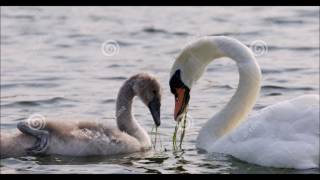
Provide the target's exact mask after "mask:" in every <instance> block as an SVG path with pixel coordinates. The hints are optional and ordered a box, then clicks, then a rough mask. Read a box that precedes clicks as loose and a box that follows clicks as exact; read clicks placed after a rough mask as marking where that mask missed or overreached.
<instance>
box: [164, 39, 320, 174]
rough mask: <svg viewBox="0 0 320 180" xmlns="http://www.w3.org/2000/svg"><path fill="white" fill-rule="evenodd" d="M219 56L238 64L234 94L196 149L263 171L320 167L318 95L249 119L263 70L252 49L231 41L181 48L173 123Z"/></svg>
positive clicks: (175, 78) (172, 83)
mask: <svg viewBox="0 0 320 180" xmlns="http://www.w3.org/2000/svg"><path fill="white" fill-rule="evenodd" d="M220 57H229V58H231V59H232V60H234V61H235V62H236V64H237V66H238V71H239V74H240V78H239V84H238V89H237V91H236V93H235V94H234V95H233V96H232V98H231V100H230V102H229V103H228V104H227V105H226V106H225V107H224V108H223V109H222V110H221V111H220V112H218V113H217V114H215V115H214V116H213V117H212V118H211V119H210V120H208V121H207V122H206V123H205V124H204V126H203V127H202V129H201V131H200V133H199V135H198V138H197V143H196V146H197V148H199V149H203V150H205V151H207V152H218V153H225V154H229V155H232V156H234V157H236V158H238V159H240V160H243V161H246V162H249V163H254V164H258V165H262V166H269V167H282V168H297V169H305V168H317V167H319V96H318V95H304V96H300V97H297V98H294V99H292V100H288V101H284V102H280V103H277V104H275V105H271V106H269V107H266V108H264V109H262V110H260V111H258V112H256V113H255V114H253V115H251V116H250V117H248V114H249V112H250V111H251V110H252V108H253V106H254V104H255V101H256V98H257V97H258V95H259V91H260V81H261V71H260V68H259V65H258V64H257V61H256V59H255V57H254V56H253V53H252V52H251V50H250V49H249V48H247V47H246V46H245V45H244V44H242V43H241V42H239V41H238V40H235V39H232V38H229V37H223V36H216V37H204V38H201V39H199V40H197V41H196V42H194V43H192V44H190V45H188V46H187V47H186V48H185V49H183V50H182V52H181V54H180V55H179V56H178V58H177V59H176V61H175V63H174V64H173V67H172V69H171V76H170V77H171V78H170V88H171V92H172V93H173V94H174V95H175V111H174V118H175V120H178V121H179V120H180V119H181V117H182V115H183V114H184V113H186V109H187V106H188V102H189V99H190V95H189V92H190V89H191V88H192V85H193V84H194V83H195V82H196V81H197V80H198V79H199V78H200V77H201V75H202V73H203V72H204V71H205V68H206V66H207V65H208V64H209V63H210V62H211V61H213V60H215V59H217V58H220ZM245 120H246V121H245Z"/></svg>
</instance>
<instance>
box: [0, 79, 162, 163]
mask: <svg viewBox="0 0 320 180" xmlns="http://www.w3.org/2000/svg"><path fill="white" fill-rule="evenodd" d="M136 95H137V96H139V97H140V98H141V99H142V101H143V102H144V103H145V104H146V105H148V106H149V108H150V111H151V113H152V115H153V118H154V121H155V123H156V125H157V126H159V125H160V99H161V96H160V85H159V83H158V81H157V80H156V79H155V78H154V77H151V76H149V75H148V74H138V75H136V76H133V77H131V78H130V79H129V80H127V81H126V82H125V83H124V85H123V86H122V87H121V89H120V91H119V94H118V98H117V107H116V109H117V111H116V119H117V125H118V127H110V126H107V125H105V124H101V123H95V122H92V121H65V120H64V121H52V120H46V121H45V127H43V128H41V130H45V131H48V134H49V140H48V147H47V149H46V150H45V151H44V152H43V153H41V154H58V155H69V156H89V155H114V154H124V153H132V152H137V151H143V150H147V149H149V148H150V147H151V140H150V137H149V136H148V134H147V132H146V131H145V130H144V129H143V128H142V127H141V126H140V125H139V124H138V122H137V121H136V120H135V119H134V118H133V116H132V114H131V109H132V107H131V106H132V100H133V98H134V96H136ZM151 102H152V103H153V104H152V103H151ZM35 142H36V139H35V138H34V137H33V136H30V135H27V134H23V133H22V134H21V133H15V134H1V157H2V158H4V157H15V156H23V155H26V154H27V152H26V149H28V148H31V147H32V146H33V145H34V144H35Z"/></svg>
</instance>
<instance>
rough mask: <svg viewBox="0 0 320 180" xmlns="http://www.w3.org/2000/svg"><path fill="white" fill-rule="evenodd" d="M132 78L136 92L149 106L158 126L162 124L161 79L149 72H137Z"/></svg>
mask: <svg viewBox="0 0 320 180" xmlns="http://www.w3.org/2000/svg"><path fill="white" fill-rule="evenodd" d="M131 79H132V80H133V84H132V89H133V91H134V93H135V94H136V95H137V96H138V97H140V99H141V100H142V102H143V103H144V104H145V105H146V106H148V108H149V110H150V112H151V114H152V117H153V120H154V123H155V124H156V126H160V107H161V86H160V83H159V81H158V80H157V79H156V78H155V77H154V76H152V75H150V74H148V73H139V74H136V75H134V76H132V77H131Z"/></svg>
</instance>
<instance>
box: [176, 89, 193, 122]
mask: <svg viewBox="0 0 320 180" xmlns="http://www.w3.org/2000/svg"><path fill="white" fill-rule="evenodd" d="M188 103H189V92H188V91H186V89H185V88H176V96H175V107H174V120H176V121H179V120H180V119H181V118H179V117H180V115H182V114H183V113H185V112H186V109H187V106H188Z"/></svg>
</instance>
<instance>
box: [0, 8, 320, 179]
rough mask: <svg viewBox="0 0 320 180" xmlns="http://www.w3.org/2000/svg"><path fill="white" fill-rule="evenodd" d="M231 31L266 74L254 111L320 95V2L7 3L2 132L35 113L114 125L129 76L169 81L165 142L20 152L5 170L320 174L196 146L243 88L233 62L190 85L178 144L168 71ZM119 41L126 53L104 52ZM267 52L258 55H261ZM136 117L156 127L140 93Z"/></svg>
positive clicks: (3, 24)
mask: <svg viewBox="0 0 320 180" xmlns="http://www.w3.org/2000/svg"><path fill="white" fill-rule="evenodd" d="M206 35H226V36H230V37H234V38H237V39H239V40H240V41H242V42H244V43H245V44H246V45H250V44H252V42H255V41H257V40H258V41H263V42H265V43H266V44H267V46H268V50H267V51H266V52H262V53H261V54H257V55H258V56H257V61H258V63H259V64H260V66H261V69H262V74H263V81H262V90H261V94H260V97H259V99H258V101H257V103H256V105H255V108H254V111H256V110H258V109H261V108H263V107H266V106H268V105H271V104H274V103H275V102H278V101H282V100H286V99H290V98H293V97H296V96H298V95H302V94H314V93H317V94H318V93H319V7H196V8H195V7H152V8H149V7H1V131H15V130H16V124H17V123H18V122H19V121H23V120H25V119H27V118H28V117H29V116H30V115H32V114H34V113H38V114H42V115H44V116H45V117H50V118H57V119H59V118H66V119H72V118H74V119H92V121H101V122H103V123H108V124H111V125H115V122H114V115H115V112H114V111H115V98H116V94H117V92H118V89H119V88H120V86H121V85H122V83H123V82H124V81H125V79H126V78H128V77H130V76H131V75H133V74H136V73H139V72H143V71H146V72H151V73H153V74H155V75H156V76H157V77H158V78H159V80H160V81H161V83H162V85H163V93H164V94H163V101H162V109H161V113H162V115H161V116H162V125H161V129H160V134H161V140H162V145H163V147H162V148H158V149H157V150H156V151H153V152H146V153H136V154H131V155H123V156H114V157H87V158H74V157H63V156H47V157H21V158H8V159H2V160H1V167H0V169H1V173H319V169H311V170H291V169H277V168H266V167H260V166H256V165H252V164H248V163H245V162H241V161H239V160H236V159H234V158H232V157H230V156H227V155H222V154H204V153H201V152H198V151H197V149H196V148H195V139H196V136H197V134H198V132H199V129H200V128H201V126H202V125H203V124H204V123H205V122H206V121H207V120H208V119H209V118H210V117H211V116H212V115H213V114H214V113H216V112H217V111H219V109H221V108H222V106H223V105H224V104H226V103H227V102H228V101H229V99H230V97H231V96H232V94H233V93H234V92H235V90H236V87H237V82H238V73H237V69H236V66H235V64H234V62H233V61H230V60H228V59H221V60H219V61H216V62H214V63H211V64H210V65H209V67H208V69H207V72H206V73H205V74H204V76H203V77H202V78H201V79H200V81H199V82H198V83H197V85H196V86H195V87H194V88H193V90H192V94H191V96H192V98H191V101H190V110H189V116H190V117H192V118H190V119H189V122H190V126H189V128H188V129H187V134H186V137H185V142H184V144H183V151H180V152H174V151H172V145H171V137H172V133H173V130H174V126H175V122H174V121H173V115H172V114H173V106H174V99H173V96H172V95H171V93H170V91H169V86H168V82H169V72H170V68H171V66H172V64H173V62H174V58H175V57H176V56H177V55H178V54H179V52H180V50H181V49H182V48H183V47H184V46H185V45H186V44H187V43H189V42H190V41H193V40H195V39H197V38H198V37H201V36H206ZM109 40H114V41H116V42H117V43H118V44H119V49H118V50H119V52H118V53H116V54H115V55H114V56H106V55H105V54H104V53H103V52H102V50H101V49H102V48H101V47H102V44H103V43H105V42H106V41H109ZM258 53H259V52H258ZM134 113H135V117H136V119H137V120H138V121H139V122H140V123H141V124H142V125H143V126H144V127H146V129H147V130H148V132H150V131H151V128H152V126H153V121H152V118H151V115H150V113H149V112H148V109H147V108H146V107H145V106H144V105H143V104H142V103H141V102H140V101H139V100H138V99H137V100H136V101H135V102H134Z"/></svg>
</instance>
